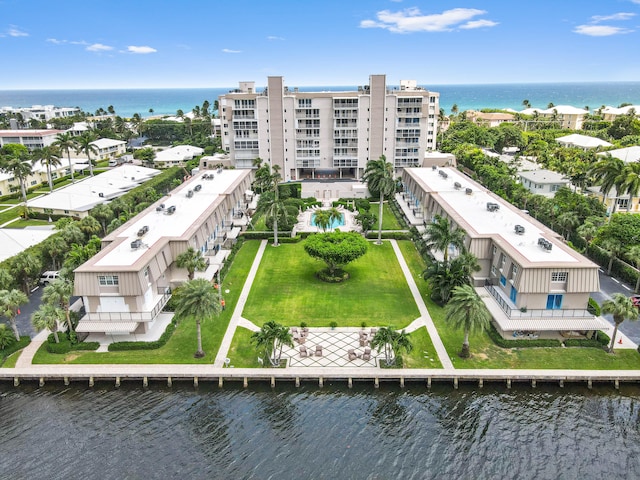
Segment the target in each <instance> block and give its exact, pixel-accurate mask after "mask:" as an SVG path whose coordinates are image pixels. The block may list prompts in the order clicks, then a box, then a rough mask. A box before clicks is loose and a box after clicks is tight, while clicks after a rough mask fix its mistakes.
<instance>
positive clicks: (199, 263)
mask: <svg viewBox="0 0 640 480" xmlns="http://www.w3.org/2000/svg"><path fill="white" fill-rule="evenodd" d="M176 265H177V266H178V268H186V269H187V274H188V278H189V280H193V276H194V274H195V272H196V270H197V271H199V272H203V271H205V270H206V269H207V262H206V260H205V259H204V257H203V256H202V252H201V251H200V250H196V249H195V248H193V247H189V248H187V249H186V250H185V251H184V252H182V253H181V254H180V255H178V258H176Z"/></svg>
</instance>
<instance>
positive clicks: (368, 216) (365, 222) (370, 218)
mask: <svg viewBox="0 0 640 480" xmlns="http://www.w3.org/2000/svg"><path fill="white" fill-rule="evenodd" d="M354 220H355V222H356V223H357V224H358V225H360V226H361V227H362V233H364V234H365V235H366V234H367V232H368V231H369V230H371V229H372V228H373V226H374V225H375V224H376V221H377V220H378V217H376V215H375V214H373V213H370V212H360V213H358V215H356V216H355V217H354Z"/></svg>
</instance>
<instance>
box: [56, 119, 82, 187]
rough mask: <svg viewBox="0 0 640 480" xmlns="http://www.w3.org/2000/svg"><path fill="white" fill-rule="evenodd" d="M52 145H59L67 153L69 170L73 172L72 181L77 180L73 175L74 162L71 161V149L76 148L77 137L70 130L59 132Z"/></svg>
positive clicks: (61, 150)
mask: <svg viewBox="0 0 640 480" xmlns="http://www.w3.org/2000/svg"><path fill="white" fill-rule="evenodd" d="M51 145H52V146H55V147H58V149H59V150H60V152H62V153H66V154H67V160H68V162H69V171H70V172H71V183H73V182H75V179H74V176H73V164H72V163H71V150H75V149H76V141H75V139H74V138H73V136H72V135H71V134H70V133H68V132H63V133H59V134H58V135H56V139H55V141H54V142H53V143H52V144H51Z"/></svg>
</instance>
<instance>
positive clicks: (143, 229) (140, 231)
mask: <svg viewBox="0 0 640 480" xmlns="http://www.w3.org/2000/svg"><path fill="white" fill-rule="evenodd" d="M148 231H149V226H148V225H145V226H144V227H142V228H141V229H140V230H138V236H139V237H142V236H143V235H144V234H145V233H147V232H148Z"/></svg>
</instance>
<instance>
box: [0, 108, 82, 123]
mask: <svg viewBox="0 0 640 480" xmlns="http://www.w3.org/2000/svg"><path fill="white" fill-rule="evenodd" d="M80 113H81V110H80V108H78V107H55V106H53V105H33V106H32V107H18V108H13V107H2V108H0V114H14V115H17V114H20V115H22V118H23V119H24V120H31V119H35V120H40V121H48V120H51V119H52V118H65V117H72V116H74V115H78V114H80Z"/></svg>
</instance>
